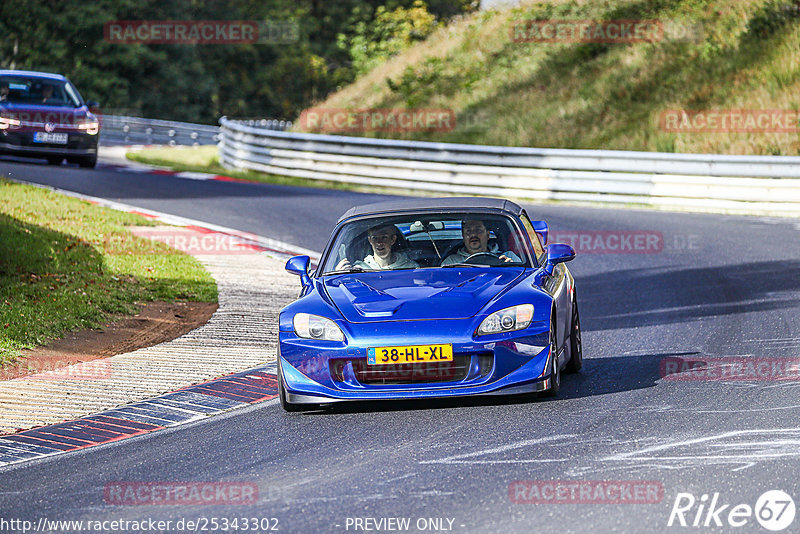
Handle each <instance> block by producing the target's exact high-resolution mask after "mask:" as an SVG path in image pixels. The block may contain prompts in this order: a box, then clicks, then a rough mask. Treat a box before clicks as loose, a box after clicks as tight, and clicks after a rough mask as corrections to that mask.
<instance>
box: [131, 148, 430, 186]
mask: <svg viewBox="0 0 800 534" xmlns="http://www.w3.org/2000/svg"><path fill="white" fill-rule="evenodd" d="M126 157H127V158H128V159H129V160H131V161H135V162H137V163H144V164H146V165H154V166H156V167H168V168H170V169H172V170H174V171H177V172H184V171H191V172H205V173H208V174H219V175H222V176H230V177H232V178H238V179H241V180H248V181H251V182H260V183H266V184H276V185H287V186H292V187H314V188H318V189H338V190H342V191H358V192H363V193H385V194H394V195H407V196H408V195H410V196H442V195H443V194H444V193H438V192H434V191H412V190H409V189H402V188H394V187H380V186H361V185H355V184H350V183H346V182H337V181H334V180H314V179H310V178H296V177H294V176H280V175H277V174H266V173H262V172H257V171H237V170H232V169H226V168H224V167H222V166H221V165H220V163H219V157H218V155H217V147H216V146H214V145H209V146H199V147H189V146H174V147H158V148H144V149H141V150H135V151H130V152H128V153H127V154H126Z"/></svg>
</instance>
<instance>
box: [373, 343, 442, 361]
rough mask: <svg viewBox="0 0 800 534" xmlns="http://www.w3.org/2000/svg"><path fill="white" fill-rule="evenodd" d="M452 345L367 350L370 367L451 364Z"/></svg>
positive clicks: (405, 346) (404, 346) (403, 346)
mask: <svg viewBox="0 0 800 534" xmlns="http://www.w3.org/2000/svg"><path fill="white" fill-rule="evenodd" d="M452 361H453V345H450V344H448V345H402V346H398V347H376V348H370V349H368V350H367V363H368V364H370V365H392V364H397V363H422V362H452Z"/></svg>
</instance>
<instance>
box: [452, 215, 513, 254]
mask: <svg viewBox="0 0 800 534" xmlns="http://www.w3.org/2000/svg"><path fill="white" fill-rule="evenodd" d="M461 237H463V238H464V246H463V247H461V248H459V249H458V250H457V251H456V252H455V253H453V254H450V255H449V256H447V257H446V258H445V259H444V261H442V266H444V265H453V264H455V263H464V261H465V260H466V259H467V258H469V257H470V256H472V255H474V254H480V253H484V254H492V255H494V256H497V257H498V258H500V259H501V260H503V261H504V262H506V263H510V262H521V261H522V260H520V259H519V256H517V255H516V254H514V253H513V252H511V251H510V250H509V251H506V252H502V253H501V252H500V250H499V249H498V247H497V245H494V246H493V247H492V249H491V250H489V231H488V230H487V229H486V224H484V222H483V221H482V220H481V219H471V218H468V219H464V220H463V221H461Z"/></svg>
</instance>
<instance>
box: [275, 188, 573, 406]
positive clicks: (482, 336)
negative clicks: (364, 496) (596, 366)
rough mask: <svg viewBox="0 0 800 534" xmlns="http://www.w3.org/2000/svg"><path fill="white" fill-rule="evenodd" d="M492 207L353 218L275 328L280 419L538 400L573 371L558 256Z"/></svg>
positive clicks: (543, 235) (359, 213) (527, 224)
mask: <svg viewBox="0 0 800 534" xmlns="http://www.w3.org/2000/svg"><path fill="white" fill-rule="evenodd" d="M547 234H548V229H547V225H546V224H545V223H544V221H533V220H531V219H530V218H529V217H528V214H527V213H526V212H525V210H524V209H522V208H521V207H520V206H518V205H517V204H515V203H513V202H510V201H508V200H502V199H489V198H442V199H414V200H403V201H393V202H386V203H380V204H373V205H368V206H360V207H355V208H353V209H351V210H350V211H348V212H347V213H345V214H344V215H343V216H342V217H341V219H340V220H339V222H338V223H337V225H336V227H335V228H334V230H333V233H332V235H331V238H330V240H329V242H328V245H327V246H326V248H325V251H324V252H323V254H322V257H321V259H320V263H319V266H318V268H317V269H316V270H315V271H314V272H312V273H309V272H308V267H309V258H308V256H296V257H294V258H292V259H290V260H289V262H288V263H287V265H286V269H287V270H288V271H289V272H292V273H294V274H297V275H299V276H300V280H301V283H302V286H303V289H302V292H301V295H300V298H299V299H298V300H296V301H295V302H293V303H292V304H290V305H288V306H286V307H285V308H284V309H283V310H282V311H281V313H280V319H279V323H280V324H279V331H280V332H279V354H278V366H279V371H278V374H279V383H280V396H281V403H282V405H283V407H284V408H285V409H286V410H287V411H294V410H303V409H308V408H309V405H311V406H313V405H321V404H328V403H333V402H339V401H357V400H381V399H387V400H388V399H421V398H431V397H450V396H460V395H478V394H512V393H533V392H542V393H544V394H548V395H556V394H557V393H558V390H559V387H560V383H561V372H562V370H566V371H571V372H576V371H578V370H579V369H580V368H581V365H582V349H581V331H580V318H579V314H578V301H577V296H576V291H575V281H574V279H573V277H572V275H571V274H570V272H569V270H568V269H567V267H566V265H564V262H566V261H569V260H571V259H573V258H574V256H575V252H574V250H573V249H572V247H570V246H569V245H563V244H550V245H547Z"/></svg>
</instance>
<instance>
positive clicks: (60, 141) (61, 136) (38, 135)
mask: <svg viewBox="0 0 800 534" xmlns="http://www.w3.org/2000/svg"><path fill="white" fill-rule="evenodd" d="M33 142H34V143H51V144H54V145H66V144H67V134H65V133H50V132H34V133H33Z"/></svg>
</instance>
